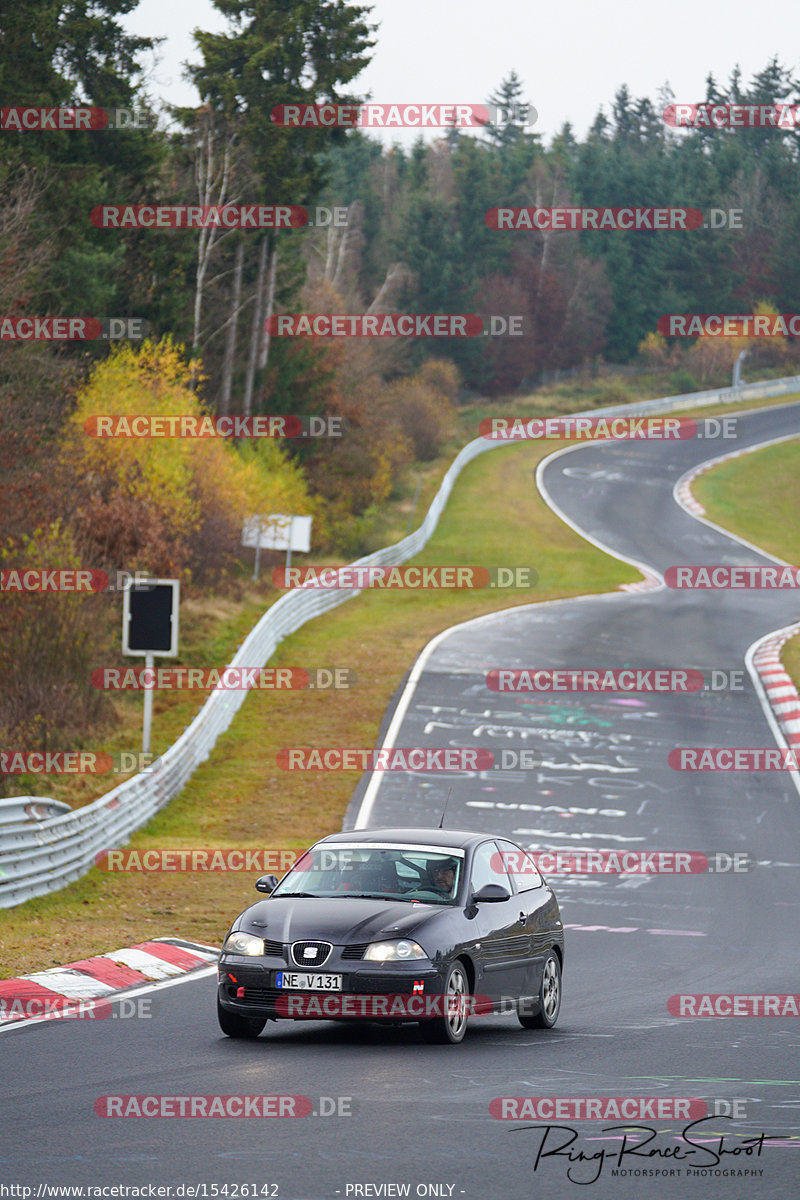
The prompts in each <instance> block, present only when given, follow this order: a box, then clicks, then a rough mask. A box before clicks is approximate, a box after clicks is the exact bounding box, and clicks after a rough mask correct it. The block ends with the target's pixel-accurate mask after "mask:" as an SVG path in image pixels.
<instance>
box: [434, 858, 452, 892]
mask: <svg viewBox="0 0 800 1200" xmlns="http://www.w3.org/2000/svg"><path fill="white" fill-rule="evenodd" d="M428 875H429V877H430V880H431V891H434V892H436V893H437V894H438V895H439V896H442V897H445V898H446V899H448V900H452V898H453V884H454V883H455V878H456V864H455V862H454V861H453V859H452V858H446V859H443V860H442V861H441V862H433V863H431V865H430V867H429V868H428Z"/></svg>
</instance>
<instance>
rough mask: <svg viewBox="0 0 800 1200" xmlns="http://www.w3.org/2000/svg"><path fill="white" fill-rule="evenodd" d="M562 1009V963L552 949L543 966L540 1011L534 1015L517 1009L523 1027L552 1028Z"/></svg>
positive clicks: (518, 1018)
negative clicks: (524, 1014) (525, 1013)
mask: <svg viewBox="0 0 800 1200" xmlns="http://www.w3.org/2000/svg"><path fill="white" fill-rule="evenodd" d="M560 1010H561V964H560V963H559V961H558V956H557V955H556V954H554V953H553V951H552V950H550V951H549V952H548V955H547V958H546V959H545V960H544V965H543V967H542V982H541V986H540V987H539V1011H538V1012H537V1013H534V1015H533V1016H527V1015H526V1016H523V1014H522V1013H521V1012H519V1011H517V1020H518V1021H519V1023H520V1025H521V1026H522V1028H523V1029H552V1028H553V1026H554V1025H555V1023H556V1021H557V1020H558V1014H559V1012H560Z"/></svg>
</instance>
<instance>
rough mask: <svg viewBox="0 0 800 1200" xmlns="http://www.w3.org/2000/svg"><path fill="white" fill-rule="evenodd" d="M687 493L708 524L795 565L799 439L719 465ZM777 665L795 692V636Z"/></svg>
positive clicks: (799, 674)
mask: <svg viewBox="0 0 800 1200" xmlns="http://www.w3.org/2000/svg"><path fill="white" fill-rule="evenodd" d="M692 491H693V492H694V495H695V496H696V497H697V499H698V500H699V501H700V503H701V504H702V505H703V507H704V508H705V510H706V513H707V515H708V518H709V520H711V521H714V522H715V523H716V524H717V525H721V526H723V527H724V528H725V529H729V530H730V531H731V533H736V534H738V535H739V537H743V538H746V539H747V541H749V542H753V543H754V545H756V546H760V547H762V548H763V549H764V550H767V551H768V552H769V553H770V554H774V555H775V557H776V558H782V559H784V560H785V561H786V562H789V563H792V564H793V565H795V566H798V565H800V520H798V513H800V438H798V439H797V440H792V441H789V442H779V443H778V444H777V445H776V446H766V447H765V448H764V449H763V450H753V451H752V452H751V453H749V454H743V455H742V456H741V457H740V458H732V459H730V461H729V462H725V463H720V464H719V466H716V467H712V468H711V470H709V471H706V472H705V473H704V474H703V475H700V476H699V477H698V478H697V479H696V480H695V482H694V483H693V484H692ZM781 659H782V662H783V665H784V667H785V668H786V670H787V671H788V673H789V675H790V676H791V678H792V679H793V681H794V683H795V686H797V687H800V635H798V636H797V637H794V638H790V640H789V641H788V642H787V643H786V644H785V646H784V648H783V651H782V653H781Z"/></svg>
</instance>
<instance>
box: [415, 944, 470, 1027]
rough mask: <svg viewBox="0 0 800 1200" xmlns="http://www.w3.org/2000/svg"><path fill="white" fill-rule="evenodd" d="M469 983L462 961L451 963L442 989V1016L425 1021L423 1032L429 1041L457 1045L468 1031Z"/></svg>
mask: <svg viewBox="0 0 800 1200" xmlns="http://www.w3.org/2000/svg"><path fill="white" fill-rule="evenodd" d="M468 994H469V985H468V983H467V976H466V973H465V971H464V967H463V966H462V964H461V963H460V962H454V963H452V964H451V966H450V969H449V971H448V972H447V976H446V978H445V981H444V988H443V989H442V1007H443V1011H442V1014H441V1016H438V1017H434V1018H433V1020H432V1021H424V1022H423V1024H422V1032H423V1036H424V1038H425V1040H426V1041H427V1042H433V1043H436V1044H439V1045H441V1044H447V1043H450V1044H451V1045H457V1044H458V1042H463V1040H464V1034H465V1033H466V1032H467V996H468Z"/></svg>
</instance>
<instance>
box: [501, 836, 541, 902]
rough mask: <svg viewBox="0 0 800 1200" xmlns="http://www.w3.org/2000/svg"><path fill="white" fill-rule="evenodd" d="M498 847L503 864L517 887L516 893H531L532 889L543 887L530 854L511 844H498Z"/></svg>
mask: <svg viewBox="0 0 800 1200" xmlns="http://www.w3.org/2000/svg"><path fill="white" fill-rule="evenodd" d="M498 845H499V846H500V850H501V851H502V855H503V862H504V864H505V866H506V867H507V868H508V873H509V875H510V876H511V878H512V879H513V880H514V883H515V884H516V885H517V891H518V892H531V891H533V890H534V888H539V887H543V886H544V880H543V879H542V877H541V875H540V874H539V870H538V868H537V866H536V863H535V862H534V861H533V859H532V858H531V856H530V854H528V853H527V852H526V851H525V850H521V849H520V848H519V846H515V845H513V843H512V842H498Z"/></svg>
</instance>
